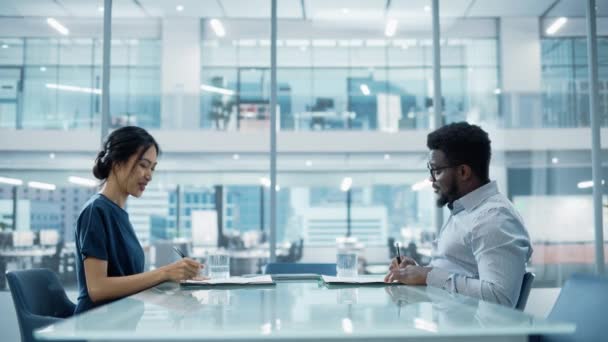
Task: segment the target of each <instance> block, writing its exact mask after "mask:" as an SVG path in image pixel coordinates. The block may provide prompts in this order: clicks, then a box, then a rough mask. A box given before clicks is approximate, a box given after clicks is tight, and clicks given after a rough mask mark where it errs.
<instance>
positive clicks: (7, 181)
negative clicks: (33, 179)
mask: <svg viewBox="0 0 608 342" xmlns="http://www.w3.org/2000/svg"><path fill="white" fill-rule="evenodd" d="M0 183H4V184H10V185H21V184H23V181H22V180H21V179H17V178H8V177H0Z"/></svg>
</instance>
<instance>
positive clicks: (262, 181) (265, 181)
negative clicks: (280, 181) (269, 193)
mask: <svg viewBox="0 0 608 342" xmlns="http://www.w3.org/2000/svg"><path fill="white" fill-rule="evenodd" d="M260 184H262V185H263V186H265V187H267V188H270V179H268V177H262V178H260Z"/></svg>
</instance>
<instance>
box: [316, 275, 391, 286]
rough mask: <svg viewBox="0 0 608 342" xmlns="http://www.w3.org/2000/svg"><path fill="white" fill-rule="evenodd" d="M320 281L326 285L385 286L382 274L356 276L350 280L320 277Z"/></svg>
mask: <svg viewBox="0 0 608 342" xmlns="http://www.w3.org/2000/svg"><path fill="white" fill-rule="evenodd" d="M321 279H323V282H324V283H326V284H386V283H385V282H384V274H379V275H369V276H358V277H352V278H338V277H332V276H327V275H323V276H321ZM386 285H388V284H386Z"/></svg>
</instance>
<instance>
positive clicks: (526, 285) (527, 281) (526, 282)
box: [515, 272, 535, 311]
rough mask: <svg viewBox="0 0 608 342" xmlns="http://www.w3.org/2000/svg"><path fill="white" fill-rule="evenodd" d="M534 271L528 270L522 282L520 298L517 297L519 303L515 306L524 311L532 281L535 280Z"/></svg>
mask: <svg viewBox="0 0 608 342" xmlns="http://www.w3.org/2000/svg"><path fill="white" fill-rule="evenodd" d="M534 277H535V276H534V273H532V272H526V273H525V274H524V279H523V280H522V282H521V290H520V291H519V299H517V305H515V308H516V309H517V310H520V311H524V309H525V308H526V303H527V302H528V297H529V296H530V290H532V283H533V282H534Z"/></svg>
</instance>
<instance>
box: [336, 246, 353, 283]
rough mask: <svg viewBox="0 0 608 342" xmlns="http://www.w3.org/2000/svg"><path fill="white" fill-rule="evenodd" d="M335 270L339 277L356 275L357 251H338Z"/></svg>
mask: <svg viewBox="0 0 608 342" xmlns="http://www.w3.org/2000/svg"><path fill="white" fill-rule="evenodd" d="M336 271H337V275H338V277H339V278H354V277H356V276H357V252H355V251H338V255H337V262H336Z"/></svg>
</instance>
